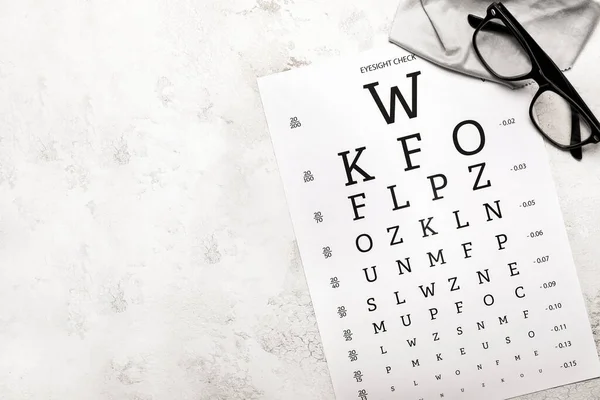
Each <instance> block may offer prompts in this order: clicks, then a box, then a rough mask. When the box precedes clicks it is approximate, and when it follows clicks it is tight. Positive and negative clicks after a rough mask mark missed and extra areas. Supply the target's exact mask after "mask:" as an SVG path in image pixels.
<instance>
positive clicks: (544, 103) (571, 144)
mask: <svg viewBox="0 0 600 400" xmlns="http://www.w3.org/2000/svg"><path fill="white" fill-rule="evenodd" d="M468 21H469V24H470V25H471V27H473V28H475V33H473V47H474V48H475V53H476V54H477V56H478V57H479V60H480V61H481V63H482V64H483V65H484V67H485V68H486V69H487V70H488V71H489V72H490V73H491V74H492V75H493V76H495V77H496V78H498V79H501V80H505V81H518V80H523V79H532V80H534V81H535V82H536V83H537V84H538V86H539V89H538V91H537V93H536V94H535V96H534V97H533V100H532V101H531V105H530V106H529V116H530V118H531V120H532V121H533V124H534V125H535V127H536V128H537V130H538V131H540V133H541V134H542V135H543V136H544V137H545V138H546V139H548V141H549V142H550V143H551V144H553V145H554V146H556V147H558V148H559V149H563V150H570V151H571V154H572V155H573V157H575V158H577V159H581V156H582V154H581V147H582V146H584V145H586V144H588V143H598V142H600V123H599V122H598V120H597V119H596V117H595V116H594V114H593V113H592V111H591V110H590V109H589V108H588V106H587V105H586V104H585V102H584V101H583V100H582V99H581V96H579V94H578V93H577V91H576V90H575V88H574V87H573V85H571V83H570V82H569V80H568V79H567V78H566V77H565V75H564V74H563V73H562V72H561V70H560V69H559V68H558V67H557V66H556V64H555V63H554V62H553V61H552V59H551V58H550V57H549V56H548V54H546V52H545V51H544V50H542V48H541V47H540V46H539V45H538V44H537V43H536V41H535V40H533V38H532V37H531V36H530V35H529V33H527V31H526V30H525V28H523V27H522V26H521V24H520V23H519V22H518V21H517V20H516V19H515V17H514V16H513V15H512V14H511V13H510V12H509V11H508V10H507V9H506V7H505V6H504V5H503V4H502V3H499V2H498V3H492V4H491V5H490V6H489V7H488V9H487V15H486V16H485V18H480V17H477V16H475V15H472V14H470V15H469V17H468Z"/></svg>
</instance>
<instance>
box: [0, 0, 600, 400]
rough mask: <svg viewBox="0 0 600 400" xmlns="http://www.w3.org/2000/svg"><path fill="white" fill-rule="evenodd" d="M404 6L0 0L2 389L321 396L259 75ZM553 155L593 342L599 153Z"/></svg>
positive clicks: (301, 59)
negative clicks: (581, 156)
mask: <svg viewBox="0 0 600 400" xmlns="http://www.w3.org/2000/svg"><path fill="white" fill-rule="evenodd" d="M397 1H398V0H380V1H377V2H373V1H369V0H328V1H323V0H307V1H298V2H294V1H292V0H239V1H238V0H195V1H193V0H162V1H161V0H143V1H142V0H128V1H116V0H105V1H100V0H52V1H42V0H17V1H9V0H0V399H2V400H27V399H35V400H87V399H90V400H96V399H98V400H100V399H102V400H110V399H119V400H121V399H123V400H163V399H164V400H173V399H175V400H178V399H194V400H206V399H211V400H212V399H215V400H217V399H219V400H220V399H283V400H294V399H333V393H332V388H331V384H330V381H329V377H328V373H327V367H326V364H325V361H324V357H323V352H322V348H321V344H320V340H319V336H318V331H317V326H316V322H315V318H314V315H313V311H312V308H311V303H310V297H309V295H308V292H307V286H306V283H305V280H304V275H303V271H302V266H301V262H300V260H299V257H298V251H297V249H296V245H295V242H294V235H293V231H292V226H291V223H290V219H289V216H288V212H287V209H286V203H285V199H284V194H283V189H282V185H281V181H280V178H279V175H278V171H277V166H276V163H275V158H274V155H273V150H272V147H271V143H270V139H269V135H268V132H267V129H266V124H265V121H264V117H263V113H262V109H261V104H260V99H259V95H258V91H257V86H256V80H255V77H256V76H262V75H267V74H270V73H273V72H278V71H282V70H285V69H289V68H294V67H298V66H302V65H306V64H310V63H313V62H318V61H320V60H324V59H329V58H331V57H338V56H344V55H349V54H353V53H356V52H358V51H360V50H365V49H368V48H371V47H373V46H376V45H378V44H382V43H384V42H385V41H386V36H387V31H388V29H389V26H390V23H391V20H392V17H393V15H394V12H395V8H396V5H397ZM598 65H600V32H598V33H597V34H596V36H595V37H594V39H593V41H592V43H590V44H589V45H588V47H587V48H586V51H585V53H584V54H583V55H582V57H581V58H580V60H579V61H578V63H577V64H576V66H575V68H574V70H573V71H571V72H570V75H569V76H570V78H571V80H572V82H573V83H574V85H575V86H576V87H578V88H579V89H580V90H581V94H582V96H583V98H584V99H586V100H587V101H588V103H589V105H590V107H591V108H592V109H593V110H594V111H595V112H596V113H597V114H600V72H598ZM548 151H549V153H550V157H551V160H552V163H553V172H554V176H555V179H556V182H557V189H558V191H559V195H560V198H561V204H562V207H563V212H564V214H565V219H566V224H567V228H568V232H569V237H570V240H571V244H572V247H573V251H574V256H575V260H576V264H577V267H578V271H579V274H580V278H581V283H582V287H583V290H584V292H585V296H586V299H587V304H588V307H589V311H590V317H591V321H592V326H593V329H594V330H595V331H598V332H597V333H598V335H597V338H598V340H600V330H599V329H600V328H599V326H600V265H599V262H598V260H599V259H600V207H599V206H600V204H599V196H598V195H599V194H600V147H599V146H596V148H594V149H591V150H589V151H587V152H586V153H585V154H584V160H583V162H580V163H577V162H575V161H574V160H573V159H571V158H570V156H569V155H568V154H566V153H560V152H558V151H556V150H554V149H553V148H550V147H548ZM527 398H528V399H548V400H550V399H567V398H568V399H578V400H590V399H600V381H591V382H587V383H583V384H579V385H575V386H570V387H565V388H560V389H556V390H553V391H550V392H546V393H541V394H537V395H532V396H529V397H527Z"/></svg>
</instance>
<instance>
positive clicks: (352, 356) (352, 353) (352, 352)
mask: <svg viewBox="0 0 600 400" xmlns="http://www.w3.org/2000/svg"><path fill="white" fill-rule="evenodd" d="M348 358H349V359H350V361H351V362H352V361H356V360H358V353H357V352H356V350H350V351H348Z"/></svg>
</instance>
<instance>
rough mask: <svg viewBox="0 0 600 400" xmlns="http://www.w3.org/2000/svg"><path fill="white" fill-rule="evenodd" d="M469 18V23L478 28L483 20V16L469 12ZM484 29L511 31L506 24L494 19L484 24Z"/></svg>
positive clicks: (499, 31)
mask: <svg viewBox="0 0 600 400" xmlns="http://www.w3.org/2000/svg"><path fill="white" fill-rule="evenodd" d="M467 20H468V21H469V25H471V28H473V29H477V28H478V27H479V25H481V23H482V22H483V18H481V17H478V16H477V15H473V14H469V15H468V16H467ZM484 30H486V31H491V32H498V33H509V32H510V31H509V30H508V29H507V28H506V26H504V25H502V24H499V23H497V22H494V21H489V22H488V23H487V24H485V26H484Z"/></svg>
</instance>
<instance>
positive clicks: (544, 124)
mask: <svg viewBox="0 0 600 400" xmlns="http://www.w3.org/2000/svg"><path fill="white" fill-rule="evenodd" d="M574 116H575V118H576V119H575V123H577V124H579V137H572V124H573V117H574ZM532 117H533V122H534V123H535V124H536V125H537V126H538V128H539V129H540V130H541V131H542V132H544V134H545V135H546V136H548V138H550V139H552V140H553V141H555V142H556V143H558V144H560V145H562V146H568V145H573V144H579V143H581V142H584V141H586V140H587V139H589V138H590V136H591V135H592V130H591V128H590V125H589V124H588V123H587V120H586V119H585V118H583V117H582V116H581V115H579V114H578V113H577V112H576V111H575V110H574V109H573V107H572V106H571V104H570V103H569V102H568V101H567V100H565V99H564V98H563V97H562V96H561V95H560V94H558V93H556V92H554V91H553V90H546V91H544V92H542V93H541V94H540V95H538V96H537V97H536V98H535V100H534V102H533V109H532Z"/></svg>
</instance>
